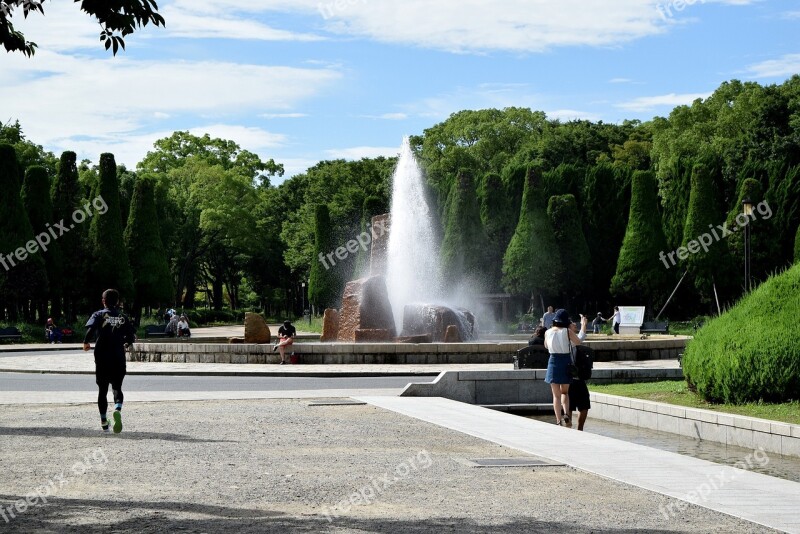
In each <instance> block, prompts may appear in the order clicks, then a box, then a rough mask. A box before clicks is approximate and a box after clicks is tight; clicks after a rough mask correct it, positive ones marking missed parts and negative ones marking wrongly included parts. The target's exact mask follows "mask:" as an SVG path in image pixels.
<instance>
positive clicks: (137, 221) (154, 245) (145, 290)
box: [123, 176, 172, 322]
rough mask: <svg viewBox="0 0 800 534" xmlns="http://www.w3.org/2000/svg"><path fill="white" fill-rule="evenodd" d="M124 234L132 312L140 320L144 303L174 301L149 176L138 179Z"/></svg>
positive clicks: (151, 181)
mask: <svg viewBox="0 0 800 534" xmlns="http://www.w3.org/2000/svg"><path fill="white" fill-rule="evenodd" d="M123 236H124V239H125V249H126V250H127V252H128V258H130V265H131V271H132V274H133V287H134V293H135V295H136V298H135V299H134V301H133V307H132V310H131V313H132V315H133V317H134V318H135V320H136V321H137V322H138V321H139V318H140V317H141V315H140V314H141V309H142V307H144V306H154V305H155V306H158V307H160V306H161V305H162V304H168V303H170V302H172V276H171V275H170V272H169V265H168V264H167V255H166V253H165V252H164V245H163V244H162V242H161V235H160V234H159V231H158V218H157V215H156V203H155V196H154V180H153V179H152V178H150V177H146V176H143V177H140V178H139V179H138V180H136V184H135V186H134V190H133V198H132V199H131V207H130V215H129V216H128V224H127V225H126V227H125V233H124V235H123Z"/></svg>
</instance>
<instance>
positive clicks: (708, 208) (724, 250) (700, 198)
mask: <svg viewBox="0 0 800 534" xmlns="http://www.w3.org/2000/svg"><path fill="white" fill-rule="evenodd" d="M721 218H722V215H721V214H720V210H719V209H718V207H717V205H716V202H715V199H714V194H713V183H712V178H711V176H710V174H709V172H708V169H707V168H706V166H705V165H702V164H697V165H695V166H694V168H693V169H692V179H691V191H690V194H689V209H688V213H687V215H686V224H685V225H684V231H683V243H682V246H683V247H686V248H687V249H688V251H689V255H688V257H687V258H686V260H685V263H681V264H680V265H681V268H680V269H679V270H683V269H684V268H685V269H688V271H689V276H690V277H691V280H692V282H693V283H694V287H695V289H696V290H697V294H698V295H699V297H700V301H701V302H702V303H704V304H709V303H711V302H713V300H714V291H713V287H714V285H715V284H717V285H718V284H719V282H720V281H726V280H727V279H728V273H727V272H726V271H727V268H728V266H729V265H730V263H731V262H730V256H729V254H728V246H727V242H726V241H725V240H722V239H714V238H713V235H714V232H716V226H717V225H718V224H719V222H718V221H719V220H720V219H721ZM720 237H721V236H720ZM701 247H702V248H701Z"/></svg>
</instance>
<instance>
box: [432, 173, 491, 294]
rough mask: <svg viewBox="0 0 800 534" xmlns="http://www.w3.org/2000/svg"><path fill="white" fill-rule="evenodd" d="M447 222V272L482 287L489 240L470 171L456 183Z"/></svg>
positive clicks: (444, 242)
mask: <svg viewBox="0 0 800 534" xmlns="http://www.w3.org/2000/svg"><path fill="white" fill-rule="evenodd" d="M444 221H445V224H444V239H443V240H442V252H441V255H442V267H443V272H446V273H448V277H449V278H450V279H451V280H462V279H464V277H465V276H466V277H467V278H468V279H470V280H472V281H473V283H474V284H479V285H480V284H482V282H483V281H482V280H479V279H480V277H481V273H482V272H483V269H484V268H485V265H486V245H487V239H486V233H485V232H484V230H483V225H482V224H481V217H480V208H479V207H478V197H477V196H476V195H475V186H474V185H473V180H472V173H471V172H470V171H469V170H466V169H464V170H461V171H460V172H459V173H458V176H457V177H456V179H455V180H454V181H453V185H452V187H451V188H450V194H449V196H448V197H447V205H446V206H445V218H444Z"/></svg>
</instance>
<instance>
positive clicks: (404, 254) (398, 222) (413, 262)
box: [386, 137, 444, 332]
mask: <svg viewBox="0 0 800 534" xmlns="http://www.w3.org/2000/svg"><path fill="white" fill-rule="evenodd" d="M390 213H391V231H390V233H389V246H388V252H387V269H386V286H387V288H388V290H389V302H391V304H392V313H393V314H394V320H395V324H396V325H397V331H398V332H401V331H402V330H403V310H404V307H405V305H406V304H411V303H415V302H420V301H425V302H435V301H439V300H441V299H442V298H443V296H444V295H443V287H442V276H441V271H440V268H439V265H440V263H439V246H438V242H437V241H438V239H437V236H436V232H435V231H434V218H433V216H432V213H431V209H430V207H429V206H428V200H427V198H426V195H425V183H424V178H423V175H422V170H421V169H420V167H419V164H417V160H416V158H415V157H414V153H413V152H412V151H411V144H410V142H409V139H408V137H405V138H404V139H403V147H402V149H401V151H400V159H399V160H398V162H397V168H396V169H395V172H394V175H393V176H392V206H391V210H390Z"/></svg>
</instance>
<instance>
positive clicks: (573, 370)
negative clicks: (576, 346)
mask: <svg viewBox="0 0 800 534" xmlns="http://www.w3.org/2000/svg"><path fill="white" fill-rule="evenodd" d="M567 342H568V343H569V365H567V374H568V375H569V377H570V378H578V375H579V374H580V372H579V371H578V366H577V365H575V356H573V354H572V341H570V339H569V330H567Z"/></svg>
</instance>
